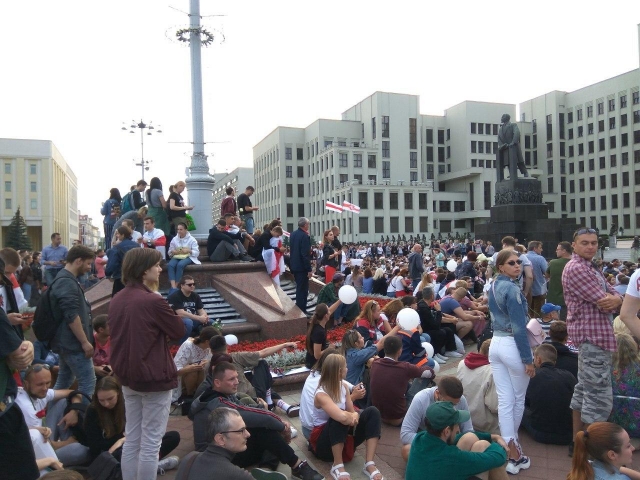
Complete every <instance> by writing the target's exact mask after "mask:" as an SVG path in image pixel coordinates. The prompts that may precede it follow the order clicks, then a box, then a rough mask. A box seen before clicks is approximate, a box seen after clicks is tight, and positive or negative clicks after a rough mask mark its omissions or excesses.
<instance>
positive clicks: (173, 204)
mask: <svg viewBox="0 0 640 480" xmlns="http://www.w3.org/2000/svg"><path fill="white" fill-rule="evenodd" d="M186 187H187V184H186V183H184V182H183V181H182V180H180V181H179V182H178V183H176V184H175V185H174V186H173V192H171V194H170V195H169V216H170V217H171V222H172V223H173V227H174V229H175V230H176V231H177V230H178V225H179V224H180V223H184V224H185V225H186V223H187V212H188V211H189V210H193V207H192V206H189V205H185V203H184V199H183V198H182V195H181V193H182V192H184V189H185V188H186Z"/></svg>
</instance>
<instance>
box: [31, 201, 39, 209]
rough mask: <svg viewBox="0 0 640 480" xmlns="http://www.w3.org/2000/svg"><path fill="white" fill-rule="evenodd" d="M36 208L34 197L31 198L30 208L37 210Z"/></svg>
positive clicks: (36, 202)
mask: <svg viewBox="0 0 640 480" xmlns="http://www.w3.org/2000/svg"><path fill="white" fill-rule="evenodd" d="M37 209H38V200H37V199H35V198H32V199H31V210H37Z"/></svg>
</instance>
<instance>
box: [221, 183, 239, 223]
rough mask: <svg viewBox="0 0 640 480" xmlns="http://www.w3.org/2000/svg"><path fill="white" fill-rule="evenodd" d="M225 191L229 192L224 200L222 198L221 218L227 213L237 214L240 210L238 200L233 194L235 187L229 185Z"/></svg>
mask: <svg viewBox="0 0 640 480" xmlns="http://www.w3.org/2000/svg"><path fill="white" fill-rule="evenodd" d="M225 191H226V192H227V196H226V197H224V200H222V203H221V204H220V218H224V216H225V215H226V214H227V213H230V214H231V215H234V216H235V215H237V212H238V202H236V199H235V198H234V196H233V194H234V193H235V190H234V189H233V187H227V189H226V190H225Z"/></svg>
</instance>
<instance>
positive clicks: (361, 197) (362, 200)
mask: <svg viewBox="0 0 640 480" xmlns="http://www.w3.org/2000/svg"><path fill="white" fill-rule="evenodd" d="M358 206H359V207H360V208H369V194H368V192H358Z"/></svg>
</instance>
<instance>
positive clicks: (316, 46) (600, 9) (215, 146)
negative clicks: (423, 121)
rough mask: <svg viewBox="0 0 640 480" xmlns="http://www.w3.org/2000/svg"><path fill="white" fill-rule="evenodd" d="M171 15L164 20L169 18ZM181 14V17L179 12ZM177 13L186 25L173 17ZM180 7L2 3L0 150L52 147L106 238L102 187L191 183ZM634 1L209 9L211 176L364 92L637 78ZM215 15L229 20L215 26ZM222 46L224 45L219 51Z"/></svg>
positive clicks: (440, 94)
mask: <svg viewBox="0 0 640 480" xmlns="http://www.w3.org/2000/svg"><path fill="white" fill-rule="evenodd" d="M171 7H173V8H171ZM176 9H177V10H176ZM178 10H181V11H182V12H181V11H178ZM188 10H189V1H188V0H171V1H169V2H167V1H163V0H126V1H125V0H112V1H110V2H95V1H87V0H84V1H76V0H62V1H55V2H52V1H50V0H46V1H45V0H42V1H40V0H38V1H30V0H22V1H19V2H18V1H10V0H4V1H2V2H0V32H1V34H2V37H3V41H2V43H0V137H6V138H34V139H46V140H52V141H53V142H54V144H55V145H56V146H57V147H58V149H59V150H60V152H61V153H62V155H63V156H64V158H65V159H66V161H67V162H68V163H69V164H70V166H71V168H72V169H73V171H74V172H75V174H76V175H77V177H78V183H79V208H80V210H81V211H82V213H88V214H89V215H90V216H92V217H93V219H94V224H97V225H99V226H101V223H102V217H101V216H100V215H99V209H100V204H101V202H102V201H104V200H105V199H106V198H107V197H108V195H109V189H110V188H112V187H118V188H120V190H121V192H122V193H123V194H124V192H126V191H127V189H128V187H129V185H130V184H132V183H135V182H136V181H137V180H139V178H140V167H135V166H134V165H133V161H132V160H133V159H135V160H136V161H139V160H140V136H139V133H138V132H136V134H135V135H132V134H130V133H128V130H127V131H122V130H121V127H122V122H123V121H124V122H125V124H126V125H127V126H128V125H130V124H131V120H132V119H135V120H136V121H139V120H140V119H141V118H142V119H144V120H145V121H153V124H154V125H156V126H157V125H161V126H162V129H163V133H162V134H161V135H154V136H151V137H149V136H145V144H144V147H145V159H150V160H153V163H152V164H151V166H150V171H149V172H146V175H145V178H146V179H147V180H148V179H149V178H150V177H152V176H158V177H160V179H161V180H162V182H163V184H164V185H165V188H166V186H168V185H169V184H170V183H175V182H176V181H178V180H180V179H184V177H185V173H184V172H185V168H186V167H187V166H188V165H189V163H190V153H191V145H190V144H189V143H171V142H190V141H191V139H192V130H191V99H190V95H191V90H190V67H189V49H188V48H187V47H185V46H181V45H179V44H177V43H176V42H174V41H173V40H170V39H169V38H168V37H173V34H174V32H175V31H176V30H177V29H178V28H181V27H185V26H187V25H188V23H189V20H188V17H187V15H186V14H185V13H183V12H187V11H188ZM638 12H639V9H638V2H637V0H633V1H632V0H630V1H607V2H600V1H598V2H595V1H593V2H592V1H566V0H565V1H558V0H554V1H537V2H518V1H514V2H510V3H508V2H494V1H485V2H477V1H458V2H436V1H425V0H421V1H395V2H379V1H377V2H372V1H360V0H351V1H348V0H347V1H345V0H342V1H335V0H324V1H322V2H312V1H299V0H298V1H264V0H263V1H254V0H251V1H242V0H235V1H217V2H214V1H210V0H201V14H202V15H203V16H205V17H204V18H203V19H202V23H203V25H204V26H205V27H208V29H209V30H210V31H211V32H212V33H213V34H214V35H215V36H216V42H215V43H214V45H213V46H211V47H209V48H206V49H203V52H202V63H203V92H204V132H205V141H207V142H226V143H210V144H208V145H206V153H207V154H208V155H210V157H209V165H210V168H211V171H212V172H220V173H223V172H226V171H230V170H232V169H234V168H236V167H238V166H244V167H246V166H252V161H253V159H252V147H253V146H254V145H255V144H256V143H258V142H259V141H260V140H261V139H262V138H263V137H264V136H266V135H267V134H268V133H269V132H271V131H272V130H273V129H274V128H275V127H277V126H279V125H284V126H294V127H305V126H307V125H308V124H309V123H311V122H313V121H314V120H315V119H317V118H340V115H341V113H342V112H343V111H344V110H346V109H348V108H349V107H351V106H352V105H354V104H356V103H357V102H359V101H360V100H362V99H363V98H365V97H367V96H369V95H370V94H371V93H373V92H374V91H377V90H380V91H391V92H398V93H407V94H416V95H420V100H421V113H423V114H438V115H442V114H443V112H444V110H445V109H446V108H448V107H451V106H453V105H455V104H457V103H459V102H461V101H464V100H477V101H488V102H505V103H515V104H518V103H519V102H522V101H525V100H528V99H530V98H532V97H536V96H538V95H542V94H544V93H546V92H549V91H551V90H565V91H571V90H575V89H577V88H580V87H583V86H586V85H589V84H592V83H595V82H598V81H600V80H604V79H606V78H609V77H612V76H615V75H619V74H621V73H624V72H627V71H629V70H633V69H635V68H638V33H637V32H638V29H637V23H638V22H640V15H639V14H638ZM210 15H225V16H222V17H214V16H210ZM223 38H224V41H222V39H223Z"/></svg>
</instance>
